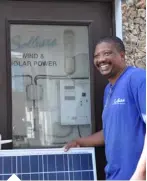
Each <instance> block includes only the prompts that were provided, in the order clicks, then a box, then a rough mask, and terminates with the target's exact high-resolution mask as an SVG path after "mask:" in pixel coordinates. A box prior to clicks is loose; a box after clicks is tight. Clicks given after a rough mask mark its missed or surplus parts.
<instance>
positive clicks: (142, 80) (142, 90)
mask: <svg viewBox="0 0 147 181" xmlns="http://www.w3.org/2000/svg"><path fill="white" fill-rule="evenodd" d="M130 88H131V92H132V94H133V97H134V100H135V104H136V106H137V109H138V111H139V113H140V115H141V116H142V119H143V121H144V122H145V123H146V71H145V70H143V69H137V71H134V72H133V73H132V75H131V77H130Z"/></svg>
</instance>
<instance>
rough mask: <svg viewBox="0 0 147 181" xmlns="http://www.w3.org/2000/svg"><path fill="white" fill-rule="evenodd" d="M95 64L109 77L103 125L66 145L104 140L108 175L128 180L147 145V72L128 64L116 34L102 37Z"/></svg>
mask: <svg viewBox="0 0 147 181" xmlns="http://www.w3.org/2000/svg"><path fill="white" fill-rule="evenodd" d="M94 64H95V66H96V68H97V69H98V71H99V72H100V73H101V74H102V75H103V76H105V77H106V78H107V79H108V81H109V83H108V85H107V86H106V88H105V92H104V108H103V114H102V119H103V129H102V130H101V131H99V132H97V133H95V134H93V135H91V136H88V137H85V138H78V139H76V140H73V141H71V142H70V143H68V144H67V145H65V151H67V150H68V149H69V148H71V147H77V146H82V147H84V146H99V145H103V144H105V153H106V159H107V166H106V168H105V172H106V179H107V180H109V179H111V180H128V179H130V178H131V176H132V175H133V173H134V171H135V169H136V167H137V164H138V161H139V159H140V155H141V153H142V150H143V145H144V137H145V132H146V125H145V121H146V102H145V100H146V73H145V70H143V69H140V68H135V67H131V66H126V63H125V47H124V44H123V42H122V41H121V40H120V39H119V38H117V37H105V38H103V39H101V40H99V42H98V43H97V46H96V48H95V53H94Z"/></svg>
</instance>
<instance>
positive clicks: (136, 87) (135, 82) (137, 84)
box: [130, 69, 147, 180]
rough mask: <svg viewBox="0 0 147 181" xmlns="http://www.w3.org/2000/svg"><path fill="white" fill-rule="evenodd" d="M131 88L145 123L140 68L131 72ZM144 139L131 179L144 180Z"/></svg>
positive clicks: (142, 79) (142, 76) (144, 82)
mask: <svg viewBox="0 0 147 181" xmlns="http://www.w3.org/2000/svg"><path fill="white" fill-rule="evenodd" d="M130 85H131V89H132V93H133V96H134V100H135V103H136V106H137V108H138V111H139V112H140V115H141V116H142V120H143V121H144V122H145V123H146V72H145V71H143V70H141V69H140V71H139V72H138V73H136V74H133V75H132V77H131V83H130ZM146 146H147V145H146V139H145V142H144V148H143V151H142V154H141V156H140V159H139V162H138V164H137V168H136V170H135V172H134V174H133V176H132V178H131V180H145V177H146V155H145V151H146Z"/></svg>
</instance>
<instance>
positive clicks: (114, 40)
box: [97, 36, 125, 53]
mask: <svg viewBox="0 0 147 181" xmlns="http://www.w3.org/2000/svg"><path fill="white" fill-rule="evenodd" d="M103 42H107V43H114V44H115V47H116V49H117V50H118V51H119V52H124V53H125V46H124V43H123V41H122V40H121V39H120V38H118V37H116V36H106V37H103V38H100V39H99V40H98V42H97V45H98V44H100V43H103Z"/></svg>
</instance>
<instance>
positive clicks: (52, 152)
mask: <svg viewBox="0 0 147 181" xmlns="http://www.w3.org/2000/svg"><path fill="white" fill-rule="evenodd" d="M60 155H63V157H62V156H61V157H60ZM77 155H79V156H80V163H81V159H83V161H82V163H84V159H87V155H91V157H92V160H91V161H92V167H90V169H91V168H92V170H88V167H89V166H88V165H89V163H88V162H86V163H88V165H87V164H83V165H82V167H80V166H79V170H77V168H78V164H77V163H76V162H77V160H78V159H76V156H77ZM84 155H86V157H85V158H84ZM48 156H52V158H51V159H50V160H51V161H52V166H51V167H50V168H47V167H49V165H48V163H49V162H46V164H45V161H46V160H45V159H48ZM54 156H55V162H53V157H54ZM6 157H7V158H6ZM56 157H57V158H58V159H57V160H58V163H56ZM66 157H67V160H66V161H67V163H66V162H65V163H66V165H64V167H66V169H63V170H62V164H61V165H60V159H61V163H62V162H63V163H64V161H65V160H64V158H66ZM73 157H74V158H73ZM10 158H11V159H16V161H15V160H11V162H10V163H11V164H12V166H11V170H10V169H8V170H6V172H7V173H3V170H0V180H6V179H8V178H9V177H10V176H11V175H12V174H13V173H12V172H14V174H16V175H18V177H19V178H20V177H21V178H20V179H22V180H23V177H24V176H26V175H27V174H26V173H28V175H29V174H30V177H28V178H30V179H26V180H61V178H62V177H63V178H64V179H63V180H65V178H67V180H73V178H79V174H81V179H82V178H86V174H87V173H88V174H91V173H92V172H93V177H92V178H93V179H92V180H97V175H96V161H95V149H94V148H91V147H87V148H72V149H70V150H69V151H68V152H65V151H64V149H63V148H55V149H54V148H51V149H21V150H15V149H13V150H0V159H2V160H1V161H2V168H1V169H3V168H6V167H5V165H3V164H4V162H3V159H5V161H6V163H7V161H8V162H9V161H10V160H9V159H10ZM23 158H25V159H24V161H26V159H34V160H31V161H30V160H29V161H28V162H27V163H29V166H28V168H27V167H25V168H23V166H22V165H23ZM62 158H63V160H62ZM88 158H89V157H88ZM7 159H8V160H7ZM19 159H20V160H19ZM35 159H38V162H37V164H38V166H37V167H38V170H35V169H36V168H37V167H35V165H34V167H32V166H33V165H32V164H30V163H36V162H35ZM39 159H40V160H39ZM43 159H44V160H43ZM70 159H72V160H70ZM41 160H42V162H41ZM13 161H14V162H13ZM74 161H75V164H76V168H74V167H75V164H73V163H74ZM14 163H16V165H15V166H14V165H13V164H14ZM18 163H19V165H20V168H19V167H18V166H17V164H18ZM40 163H42V164H40ZM69 163H72V164H69ZM53 164H54V167H53ZM40 165H41V166H40ZM42 167H43V168H42ZM45 167H46V168H45ZM56 167H58V169H57V168H56ZM67 167H68V168H67ZM14 168H16V169H14ZM53 168H54V169H53ZM80 168H82V169H80ZM23 169H26V170H23ZM27 169H28V172H26V171H27ZM33 169H34V170H33ZM49 169H52V170H50V171H49ZM84 169H85V170H84ZM29 170H31V172H30V171H29ZM65 170H66V171H65ZM45 171H46V172H45ZM24 173H25V174H24ZM40 173H42V174H40ZM46 173H47V174H46ZM52 173H53V174H52ZM66 173H67V174H66ZM35 174H36V175H37V176H38V179H37V177H36V179H35V176H36V175H35ZM48 174H50V175H48ZM63 174H64V176H63ZM2 176H3V177H2ZM49 176H51V177H50V178H53V179H49ZM42 177H43V178H42ZM58 177H59V179H58ZM89 178H91V177H90V176H89ZM78 180H80V179H78ZM83 180H84V179H83ZM85 180H86V179H85ZM87 180H88V179H87Z"/></svg>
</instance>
